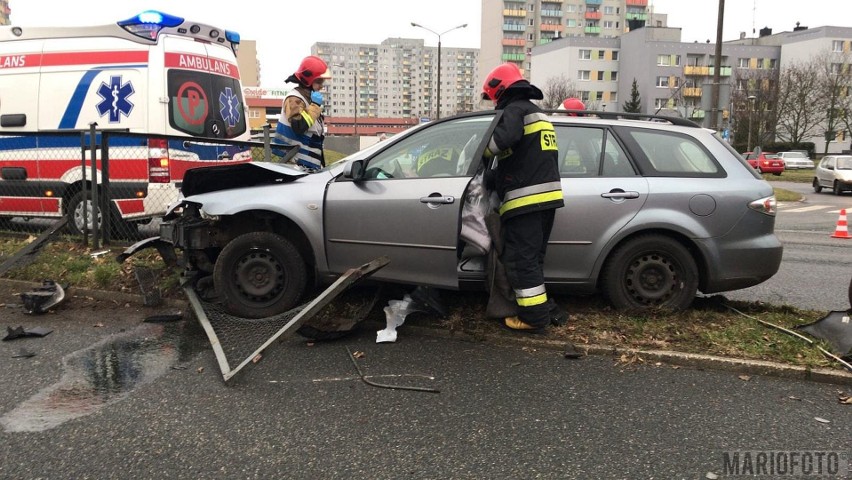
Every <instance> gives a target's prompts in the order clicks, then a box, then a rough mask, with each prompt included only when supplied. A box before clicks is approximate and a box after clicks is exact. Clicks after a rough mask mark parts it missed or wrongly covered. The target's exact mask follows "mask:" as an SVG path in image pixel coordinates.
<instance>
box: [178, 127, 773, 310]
mask: <svg viewBox="0 0 852 480" xmlns="http://www.w3.org/2000/svg"><path fill="white" fill-rule="evenodd" d="M495 119H496V115H495V113H494V112H479V113H477V114H466V115H461V116H458V117H452V118H447V119H443V120H440V121H435V122H431V123H429V124H425V125H421V126H418V127H415V128H413V129H410V130H408V131H406V132H403V133H402V134H398V135H396V136H394V137H392V138H391V139H388V140H386V141H383V142H381V143H379V144H377V145H374V146H373V147H370V148H369V149H367V150H364V151H361V152H358V153H356V154H353V155H351V156H349V157H347V158H345V159H343V160H342V161H340V162H338V163H337V164H335V165H332V166H331V167H329V168H327V169H324V170H322V171H320V172H318V173H314V174H310V175H304V174H303V173H300V174H298V175H297V172H296V171H294V172H293V175H292V178H291V179H289V181H287V182H279V183H272V184H267V185H258V186H249V187H239V188H232V187H235V185H222V187H221V189H220V190H217V191H211V192H208V193H203V194H198V195H189V196H188V197H187V198H185V199H184V202H187V204H193V205H196V206H198V207H199V208H200V212H201V216H202V218H205V219H207V220H209V221H210V222H212V223H213V224H219V225H224V224H226V222H225V220H226V219H229V218H232V219H235V218H237V217H242V218H244V219H245V220H243V221H241V222H238V223H239V224H240V225H241V227H240V228H241V229H242V230H243V231H244V230H245V229H246V228H247V227H246V226H245V225H246V224H247V223H249V222H251V220H247V218H250V217H252V218H254V217H257V216H258V214H259V213H262V214H263V215H264V216H266V217H268V216H270V215H271V216H275V217H281V219H282V220H284V221H285V224H286V225H287V226H288V227H287V229H288V231H289V233H288V231H284V232H281V234H283V235H289V234H294V233H295V230H298V231H300V232H301V233H300V235H303V236H304V237H305V238H306V239H307V242H306V243H307V245H308V246H309V249H310V251H309V252H305V253H304V254H303V256H304V257H305V260H306V262H307V263H308V265H309V268H310V269H312V270H313V272H314V274H315V278H317V279H326V280H330V279H332V278H334V277H335V276H337V275H339V274H341V273H342V272H345V271H346V270H348V269H350V268H353V267H355V266H358V265H362V264H364V263H367V262H369V261H371V260H373V259H375V258H377V257H379V256H388V257H390V260H391V261H390V263H389V264H388V265H387V266H386V267H384V268H382V269H381V270H380V271H378V272H376V273H375V274H374V275H373V278H375V279H378V280H387V281H391V282H396V283H403V284H413V285H429V286H435V287H444V288H451V289H458V288H465V287H466V285H467V284H469V283H471V282H472V284H480V285H481V284H482V282H483V281H484V279H485V271H484V262H483V261H479V260H478V259H475V258H474V259H468V260H462V261H460V258H459V252H460V250H461V249H460V243H459V236H458V232H459V228H460V212H461V208H462V205H463V199H464V197H465V191H466V188H467V186H468V184H469V183H470V180H471V178H472V176H473V174H474V172H475V171H476V168H477V167H478V165H479V163H480V158H481V155H482V152H483V151H484V149H485V144H486V141H485V139H487V138H489V137H490V132H491V131H492V130H493V128H494V125H495V124H496V121H495ZM551 122H552V123H553V125H554V127H555V128H556V130H557V136H558V144H559V146H560V162H561V171H562V173H563V175H562V185H563V192H564V195H565V207H563V208H560V209H558V210H557V215H556V220H555V224H554V227H553V231H552V234H551V237H550V243H549V245H548V252H547V260H546V265H545V276H546V280H547V282H548V284H549V285H550V286H552V287H556V290H565V291H568V292H576V293H590V292H593V291H595V290H597V289H598V287H599V285H598V282H599V276H600V274H601V270H602V267H603V266H604V264H605V262H606V261H607V258H608V256H609V255H610V253H611V252H612V251H613V250H614V249H615V248H616V247H617V246H619V245H620V244H622V243H623V242H625V241H626V240H627V239H630V238H632V237H635V236H637V235H641V234H646V233H654V234H661V235H666V236H670V237H672V238H676V239H677V240H678V241H679V242H680V243H682V244H683V245H684V246H686V248H687V249H688V250H689V251H690V252H691V255H692V256H693V257H694V259H695V262H696V264H697V265H698V272H699V277H700V278H699V283H698V285H699V289H700V290H701V291H703V292H704V293H713V292H719V291H726V290H734V289H739V288H746V287H749V286H752V285H755V284H758V283H761V282H763V281H765V280H766V279H768V278H770V277H771V276H772V275H774V274H775V273H776V271H777V270H778V267H779V265H780V261H781V254H782V246H781V243H780V242H779V240H778V238H777V237H776V236H775V234H774V232H773V229H774V197H773V189H772V187H771V186H770V185H769V184H768V183H767V182H765V181H763V180H762V179H761V178H760V177H759V176H758V175H757V174H756V173H755V172H754V171H753V169H751V168H750V167H749V166H748V164H747V163H746V162H745V161H744V160H742V158H740V156H739V155H738V154H737V153H736V152H735V151H733V150H732V149H730V147H728V146H727V144H726V143H725V142H724V141H721V139H719V138H718V136H716V135H715V134H714V133H713V132H712V131H709V130H705V129H701V128H696V127H687V126H677V125H670V124H667V123H664V122H653V121H651V122H649V121H630V120H605V119H599V118H578V117H568V116H552V117H551ZM590 136H591V137H590ZM596 136H600V138H601V139H602V140H601V141H602V142H603V143H601V141H597V140H595V141H591V142H590V141H588V139H589V138H597V137H596ZM421 139H422V140H421ZM441 139H446V142H447V144H448V145H450V144H452V142H453V141H455V142H456V143H455V144H452V145H451V146H452V147H453V148H454V152H456V153H458V157H457V158H458V160H457V162H456V164H455V167H454V171H449V172H446V173H444V174H441V175H437V176H431V177H418V176H414V177H408V176H405V174H404V172H405V171H408V172H411V171H412V170H413V169H414V168H415V167H416V165H415V163H416V162H417V160H416V159H417V158H419V157H418V155H420V156H421V157H422V156H423V149H424V148H429V147H431V146H432V145H434V143H435V141H436V140H438V141H440V140H441ZM453 139H458V140H453ZM465 139H468V140H467V141H465ZM604 139H605V140H604ZM584 143H587V144H588V145H592V146H593V147H594V146H595V145H604V146H602V147H600V148H598V150H604V151H603V152H601V151H595V152H593V153H594V155H593V158H592V163H596V162H597V165H595V166H588V165H587V166H583V165H582V162H583V161H586V160H589V156H588V155H586V157H585V158H582V159H580V160H577V158H569V157H573V156H574V154H572V153H571V152H572V149H573V148H574V147H576V148H579V149H581V148H582V147H583V144H584ZM588 145H587V146H588ZM418 149H419V150H418ZM675 149H677V150H678V151H677V152H676V153H673V152H674V151H675ZM575 153H576V151H575ZM675 157H677V158H680V159H681V160H682V161H685V162H686V166H685V167H684V166H682V165H674V163H676V161H677V160H676V158H675ZM684 159H685V160H684ZM353 162H360V163H362V164H363V165H364V166H365V168H366V170H367V171H368V172H369V171H370V169H371V168H372V169H373V172H374V174H375V175H376V176H375V177H372V178H366V179H358V180H355V179H352V178H347V175H344V172H345V170H346V169H347V165H349V166H350V167H351V166H352V165H353ZM655 162H658V163H659V164H657V163H655ZM666 162H670V163H671V165H668V166H667V165H665V163H666ZM391 166H392V167H393V169H396V170H398V171H397V174H396V175H391V176H388V172H387V171H385V170H384V169H383V168H381V167H384V168H387V169H390V168H391ZM244 168H255V169H257V171H258V175H263V173H262V172H263V171H264V170H266V171H268V172H273V171H274V172H275V173H276V174H277V175H280V174H282V172H283V174H284V175H287V173H286V170H287V168H286V167H282V166H281V165H275V164H263V163H254V164H249V165H247V166H245V167H244ZM667 169H668V170H667ZM684 169H685V170H684ZM378 170H381V171H378ZM376 171H378V173H375V172H376ZM637 172H642V174H639V173H637ZM176 215H177V212H175V213H173V214H172V215H171V216H172V217H174V216H176ZM167 218H168V217H167ZM235 223H237V222H235ZM248 228H252V227H248ZM257 228H261V227H260V226H258V227H257ZM234 235H236V232H235V233H234ZM221 237H227V235H222V236H221ZM220 246H221V245H220ZM178 247H183V246H182V245H178ZM480 260H481V259H480ZM560 287H563V288H560Z"/></svg>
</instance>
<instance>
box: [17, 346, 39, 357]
mask: <svg viewBox="0 0 852 480" xmlns="http://www.w3.org/2000/svg"><path fill="white" fill-rule="evenodd" d="M35 355H36V354H35V352H33V351H31V350H27V349H26V348H21V349H20V350H18V353H15V354H13V355H12V358H32V357H35Z"/></svg>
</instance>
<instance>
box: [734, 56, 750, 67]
mask: <svg viewBox="0 0 852 480" xmlns="http://www.w3.org/2000/svg"><path fill="white" fill-rule="evenodd" d="M748 60H749V59H747V58H741V59H739V64H738V65H737V66H738V67H740V68H748Z"/></svg>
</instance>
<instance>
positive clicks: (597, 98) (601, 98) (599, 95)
mask: <svg viewBox="0 0 852 480" xmlns="http://www.w3.org/2000/svg"><path fill="white" fill-rule="evenodd" d="M595 100H597V101H599V102H600V101H601V100H603V92H598V93H597V94H595Z"/></svg>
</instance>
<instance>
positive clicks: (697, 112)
mask: <svg viewBox="0 0 852 480" xmlns="http://www.w3.org/2000/svg"><path fill="white" fill-rule="evenodd" d="M689 118H694V119H697V120H701V119H702V118H704V110H701V109H696V110H694V111H693V112H692V115H690V116H689Z"/></svg>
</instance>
